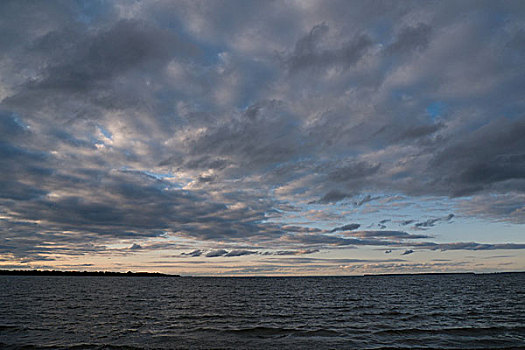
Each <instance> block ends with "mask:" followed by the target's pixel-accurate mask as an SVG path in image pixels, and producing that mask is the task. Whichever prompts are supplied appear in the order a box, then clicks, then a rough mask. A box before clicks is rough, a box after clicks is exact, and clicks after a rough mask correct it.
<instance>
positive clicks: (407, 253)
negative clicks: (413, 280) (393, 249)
mask: <svg viewBox="0 0 525 350" xmlns="http://www.w3.org/2000/svg"><path fill="white" fill-rule="evenodd" d="M412 253H414V251H413V250H412V249H407V250H405V251H404V252H403V254H401V255H409V254H412Z"/></svg>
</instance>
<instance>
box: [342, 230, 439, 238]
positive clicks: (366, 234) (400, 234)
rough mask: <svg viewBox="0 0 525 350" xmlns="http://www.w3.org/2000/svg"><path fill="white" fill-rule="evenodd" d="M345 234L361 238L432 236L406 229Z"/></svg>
mask: <svg viewBox="0 0 525 350" xmlns="http://www.w3.org/2000/svg"><path fill="white" fill-rule="evenodd" d="M345 235H347V236H353V237H360V238H387V239H419V238H431V236H427V235H416V234H410V233H407V232H404V231H356V232H347V233H346V234H345Z"/></svg>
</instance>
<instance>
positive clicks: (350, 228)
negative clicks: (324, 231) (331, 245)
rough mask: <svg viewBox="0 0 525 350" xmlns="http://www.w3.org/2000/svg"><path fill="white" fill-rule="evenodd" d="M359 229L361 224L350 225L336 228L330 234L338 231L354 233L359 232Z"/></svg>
mask: <svg viewBox="0 0 525 350" xmlns="http://www.w3.org/2000/svg"><path fill="white" fill-rule="evenodd" d="M359 227H361V225H360V224H348V225H344V226H339V227H335V228H333V229H332V230H330V233H334V232H337V231H353V230H357V229H358V228H359Z"/></svg>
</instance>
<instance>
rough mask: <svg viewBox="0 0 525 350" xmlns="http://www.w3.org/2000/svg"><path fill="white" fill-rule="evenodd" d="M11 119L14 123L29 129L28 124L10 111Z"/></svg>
mask: <svg viewBox="0 0 525 350" xmlns="http://www.w3.org/2000/svg"><path fill="white" fill-rule="evenodd" d="M11 119H12V120H13V121H14V122H15V124H16V125H18V126H19V127H21V128H23V129H29V128H30V127H29V125H27V124H26V123H25V122H24V121H23V120H22V118H21V117H20V116H19V115H18V114H16V113H12V114H11Z"/></svg>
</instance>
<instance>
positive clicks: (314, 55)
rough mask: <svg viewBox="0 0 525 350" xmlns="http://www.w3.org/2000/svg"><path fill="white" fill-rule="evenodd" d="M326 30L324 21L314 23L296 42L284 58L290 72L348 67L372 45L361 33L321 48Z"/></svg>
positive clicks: (327, 27) (327, 28)
mask: <svg viewBox="0 0 525 350" xmlns="http://www.w3.org/2000/svg"><path fill="white" fill-rule="evenodd" d="M328 31H329V26H328V25H326V24H325V23H322V24H318V25H315V26H314V27H313V28H312V30H311V31H310V33H309V34H308V35H306V36H304V37H303V38H301V39H299V40H298V41H297V42H296V44H295V48H294V51H293V53H292V54H291V56H290V57H287V58H286V59H285V62H286V65H287V67H288V70H289V71H290V72H291V73H298V72H300V71H304V70H313V71H315V70H319V69H327V68H330V67H333V66H335V67H340V68H342V69H348V68H349V67H350V66H352V65H353V64H355V63H357V62H358V61H359V60H360V59H361V57H362V56H363V55H364V54H365V53H366V51H367V50H368V49H369V47H370V46H371V45H372V41H371V39H370V38H369V37H368V36H367V35H365V34H362V35H357V36H355V37H354V38H353V39H351V40H350V41H349V42H346V43H344V44H342V45H341V46H340V47H334V48H326V49H323V48H322V47H323V45H322V44H323V42H322V41H323V39H324V38H325V36H326V34H327V33H328Z"/></svg>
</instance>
